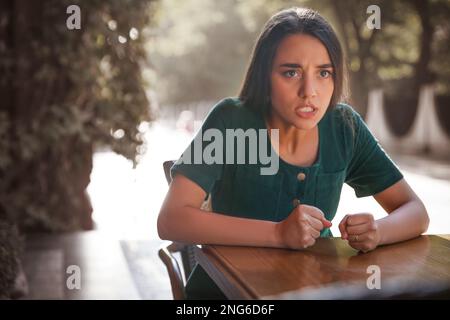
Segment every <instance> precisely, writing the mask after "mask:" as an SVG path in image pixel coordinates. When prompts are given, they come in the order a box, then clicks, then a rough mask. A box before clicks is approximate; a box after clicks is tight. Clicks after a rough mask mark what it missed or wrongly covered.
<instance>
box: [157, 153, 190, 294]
mask: <svg viewBox="0 0 450 320" xmlns="http://www.w3.org/2000/svg"><path fill="white" fill-rule="evenodd" d="M173 163H174V161H165V162H164V163H163V168H164V173H165V175H166V180H167V183H168V184H170V182H171V181H172V179H171V177H170V168H171V167H172V165H173ZM175 253H179V254H180V255H181V262H182V269H181V268H180V264H179V263H178V260H177V259H176V257H175V255H174V254H175ZM158 255H159V257H160V259H161V260H162V262H163V263H164V265H165V266H166V268H167V272H168V273H169V278H170V285H171V287H172V294H173V298H174V299H175V300H181V299H185V298H186V295H185V292H184V287H185V285H186V281H187V279H188V277H189V275H190V274H191V271H192V269H193V268H194V266H195V264H196V261H195V254H194V245H190V244H185V243H180V242H172V243H170V244H169V245H164V246H163V247H161V248H160V249H159V251H158ZM182 270H183V271H182ZM183 273H184V277H183Z"/></svg>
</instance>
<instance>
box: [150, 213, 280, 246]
mask: <svg viewBox="0 0 450 320" xmlns="http://www.w3.org/2000/svg"><path fill="white" fill-rule="evenodd" d="M175 210H177V212H176V214H171V213H170V212H165V213H164V214H161V215H160V217H159V218H158V233H159V236H160V237H161V239H165V240H172V241H180V242H184V243H197V244H223V245H242V246H261V247H282V246H283V245H282V244H281V242H280V240H279V239H278V237H277V233H276V225H277V223H275V222H271V221H264V220H255V219H245V218H237V217H232V216H227V215H223V214H219V213H214V212H210V211H204V210H201V209H198V208H194V207H189V206H185V207H180V208H177V209H175Z"/></svg>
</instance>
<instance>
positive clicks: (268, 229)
mask: <svg viewBox="0 0 450 320" xmlns="http://www.w3.org/2000/svg"><path fill="white" fill-rule="evenodd" d="M205 196H206V193H205V191H204V190H203V189H202V188H200V187H199V186H198V185H197V184H196V183H194V182H193V181H191V180H189V179H188V178H186V177H184V176H183V175H181V174H177V175H176V176H175V177H174V179H173V181H172V183H171V184H170V187H169V191H168V193H167V195H166V198H165V200H164V203H163V205H162V207H161V210H160V213H159V217H158V234H159V236H160V238H161V239H166V240H173V241H180V242H185V243H200V244H224V245H243V246H261V247H278V248H280V247H289V248H295V249H300V248H304V247H306V246H310V245H312V244H314V242H315V239H316V238H317V237H319V236H320V230H321V229H322V228H323V227H324V224H325V225H327V224H326V222H325V220H324V218H323V213H322V212H320V210H319V209H317V208H313V207H309V206H298V207H297V208H296V209H294V211H293V213H294V214H291V215H290V216H289V217H288V218H287V219H285V220H284V221H282V222H279V223H276V222H271V221H264V220H256V219H245V218H237V217H231V216H227V215H223V214H218V213H214V212H208V211H204V210H201V209H200V206H201V204H202V202H203V199H204V198H205Z"/></svg>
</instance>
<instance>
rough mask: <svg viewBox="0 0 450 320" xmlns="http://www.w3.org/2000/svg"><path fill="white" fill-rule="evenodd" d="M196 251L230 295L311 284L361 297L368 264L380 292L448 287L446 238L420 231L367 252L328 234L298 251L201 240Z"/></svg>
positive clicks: (269, 293)
mask: <svg viewBox="0 0 450 320" xmlns="http://www.w3.org/2000/svg"><path fill="white" fill-rule="evenodd" d="M196 254H197V259H198V261H199V263H200V265H202V267H203V268H204V269H205V271H206V272H207V273H208V274H209V275H210V276H211V277H212V279H213V280H214V281H215V282H216V283H217V285H218V286H219V287H220V288H221V289H222V291H223V292H224V293H225V294H226V296H227V297H228V298H231V299H262V298H265V297H277V296H280V295H281V296H280V297H282V296H283V295H286V293H289V292H297V293H299V292H306V290H311V289H314V290H316V295H315V296H316V297H317V289H321V288H323V289H326V288H330V287H333V288H336V287H338V288H353V289H352V292H359V293H358V295H359V296H361V297H363V296H364V295H368V294H369V293H370V292H368V291H373V290H369V289H368V287H367V285H366V283H367V279H368V278H369V276H371V274H372V273H370V272H368V267H369V266H373V265H375V266H378V267H379V268H380V274H381V279H382V284H383V285H384V291H383V290H379V291H383V294H384V295H385V296H389V294H394V291H392V290H393V289H395V288H396V289H395V290H397V291H396V292H395V294H399V292H398V290H399V289H398V288H400V287H401V286H400V285H396V284H408V288H407V289H408V290H409V291H412V292H415V291H420V290H422V289H424V290H425V289H426V288H425V287H424V286H426V287H433V286H434V285H435V284H436V286H435V287H436V288H437V287H439V288H444V289H446V288H450V241H448V240H446V239H444V238H442V237H438V236H421V237H418V238H415V239H412V240H409V241H405V242H401V243H397V244H393V245H387V246H382V247H379V248H377V249H376V250H374V251H372V252H369V253H360V252H358V251H357V250H355V249H353V248H351V247H350V246H349V245H348V243H347V241H345V240H342V239H340V238H328V239H318V241H317V242H316V244H315V245H314V246H313V247H310V248H308V249H306V250H301V251H296V250H287V249H273V248H258V247H233V246H216V245H214V246H213V245H206V246H203V247H202V248H197V251H196ZM382 289H383V288H382ZM375 291H376V290H375ZM323 292H324V295H323V296H324V297H325V296H326V294H325V290H324V291H323ZM349 296H351V295H349ZM353 296H354V295H353ZM319 297H320V294H319ZM327 297H330V295H329V294H328V296H327Z"/></svg>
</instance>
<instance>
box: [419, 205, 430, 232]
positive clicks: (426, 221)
mask: <svg viewBox="0 0 450 320" xmlns="http://www.w3.org/2000/svg"><path fill="white" fill-rule="evenodd" d="M418 201H419V206H420V212H421V215H420V216H421V220H420V221H421V223H420V225H421V229H420V233H421V234H422V233H425V232H426V231H427V230H428V226H429V225H430V217H429V215H428V211H427V208H425V205H424V204H423V202H422V201H421V200H418Z"/></svg>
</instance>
